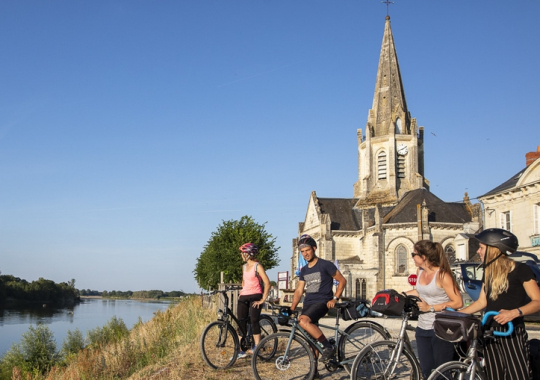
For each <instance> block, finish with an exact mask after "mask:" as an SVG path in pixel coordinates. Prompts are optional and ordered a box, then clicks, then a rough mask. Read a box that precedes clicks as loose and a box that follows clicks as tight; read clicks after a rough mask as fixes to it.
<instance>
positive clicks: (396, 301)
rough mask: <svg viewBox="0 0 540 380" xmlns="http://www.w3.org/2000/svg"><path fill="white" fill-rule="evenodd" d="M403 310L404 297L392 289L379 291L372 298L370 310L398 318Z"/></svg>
mask: <svg viewBox="0 0 540 380" xmlns="http://www.w3.org/2000/svg"><path fill="white" fill-rule="evenodd" d="M404 308H405V296H404V295H403V294H400V293H398V292H397V291H395V290H394V289H387V290H381V291H380V292H377V294H375V297H373V302H371V309H372V310H374V311H377V312H379V313H382V314H384V315H389V316H393V317H397V316H400V315H401V313H402V312H403V309H404Z"/></svg>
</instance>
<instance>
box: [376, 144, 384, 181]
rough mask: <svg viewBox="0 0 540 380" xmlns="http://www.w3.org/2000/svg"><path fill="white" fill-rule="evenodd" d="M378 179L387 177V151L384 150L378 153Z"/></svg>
mask: <svg viewBox="0 0 540 380" xmlns="http://www.w3.org/2000/svg"><path fill="white" fill-rule="evenodd" d="M377 172H378V177H377V178H378V179H386V152H385V151H384V150H383V151H381V152H380V153H379V154H378V155H377Z"/></svg>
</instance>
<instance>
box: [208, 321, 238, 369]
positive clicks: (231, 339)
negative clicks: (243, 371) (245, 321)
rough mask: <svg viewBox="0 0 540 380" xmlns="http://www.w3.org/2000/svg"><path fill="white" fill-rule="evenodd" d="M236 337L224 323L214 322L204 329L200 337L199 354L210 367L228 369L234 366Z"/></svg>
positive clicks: (236, 347) (236, 348)
mask: <svg viewBox="0 0 540 380" xmlns="http://www.w3.org/2000/svg"><path fill="white" fill-rule="evenodd" d="M239 345H240V343H239V342H238V335H236V332H235V331H234V329H233V328H232V326H231V325H230V324H228V323H226V322H222V321H215V322H212V323H210V324H209V325H208V326H206V328H205V329H204V331H203V333H202V336H201V354H202V357H203V359H204V361H205V362H206V364H208V365H209V366H210V367H212V368H214V369H223V368H228V367H230V366H232V365H233V364H234V362H235V361H236V357H237V355H238V351H239Z"/></svg>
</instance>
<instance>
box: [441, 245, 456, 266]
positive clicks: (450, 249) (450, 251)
mask: <svg viewBox="0 0 540 380" xmlns="http://www.w3.org/2000/svg"><path fill="white" fill-rule="evenodd" d="M444 253H445V254H446V258H447V259H448V262H449V263H450V264H453V263H455V262H456V250H455V249H454V246H453V245H452V244H448V245H447V246H446V247H445V248H444Z"/></svg>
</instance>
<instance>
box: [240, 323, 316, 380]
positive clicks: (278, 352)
mask: <svg viewBox="0 0 540 380" xmlns="http://www.w3.org/2000/svg"><path fill="white" fill-rule="evenodd" d="M290 336H291V333H288V332H278V333H275V334H272V335H269V336H267V337H266V338H264V339H262V340H261V342H260V343H259V344H258V345H257V347H256V348H255V351H254V352H253V357H252V358H251V369H252V370H253V376H255V379H256V380H286V379H287V380H288V379H298V380H304V379H306V380H309V379H312V378H313V376H314V375H315V370H316V363H315V357H314V355H313V352H312V351H311V348H310V347H309V344H308V342H307V341H306V340H305V339H304V338H302V337H299V336H294V337H293V338H292V341H291V344H290V346H289V349H288V353H287V355H285V350H286V349H287V346H288V343H289V339H290ZM261 352H265V354H261ZM266 352H273V353H272V354H271V355H267V354H266Z"/></svg>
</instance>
